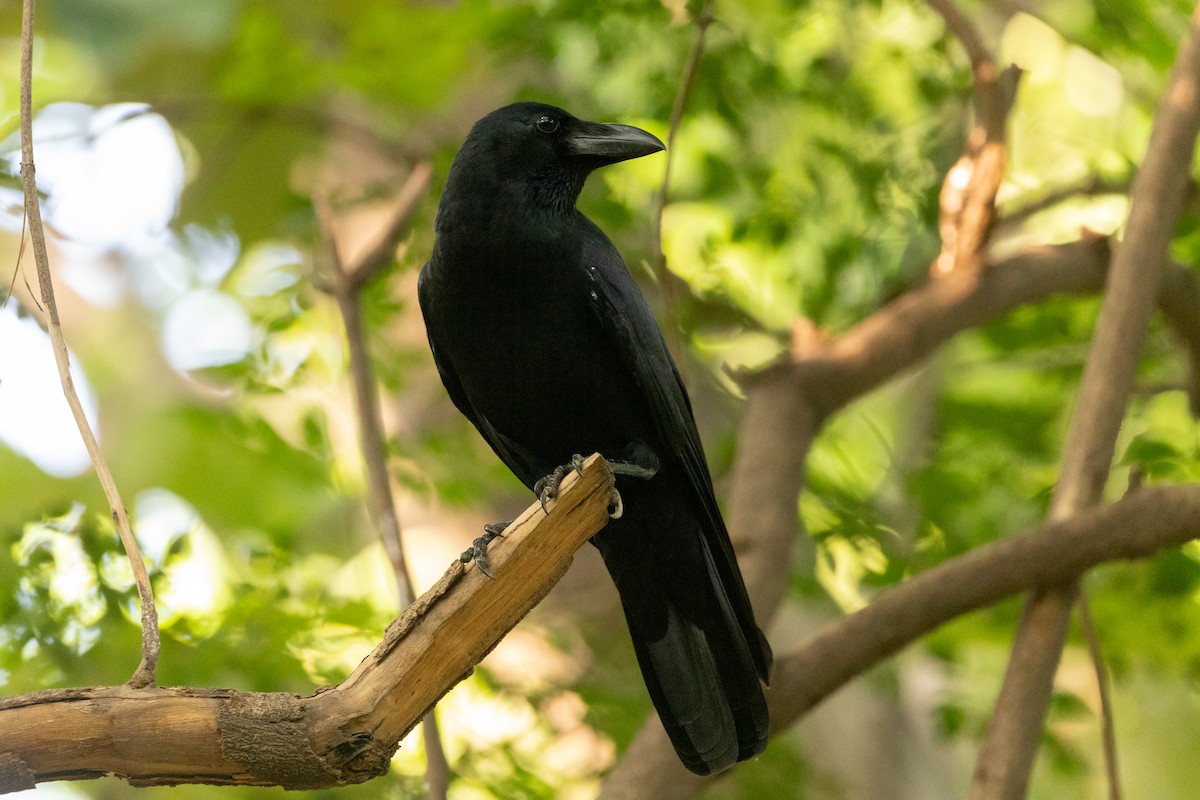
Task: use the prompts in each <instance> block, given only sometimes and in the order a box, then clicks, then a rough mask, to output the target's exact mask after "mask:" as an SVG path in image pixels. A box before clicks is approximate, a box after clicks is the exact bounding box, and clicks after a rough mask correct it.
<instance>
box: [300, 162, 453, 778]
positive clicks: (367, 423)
mask: <svg viewBox="0 0 1200 800" xmlns="http://www.w3.org/2000/svg"><path fill="white" fill-rule="evenodd" d="M432 175H433V167H432V165H431V164H430V163H429V162H428V161H422V162H421V163H419V164H418V165H417V166H416V167H415V168H414V169H413V171H412V173H410V175H409V177H408V180H407V181H406V182H405V184H404V186H403V188H402V189H401V190H400V194H399V197H398V199H397V202H396V208H395V209H394V211H393V213H392V217H391V219H390V221H389V222H388V224H387V226H386V228H385V229H384V230H383V232H382V233H381V234H380V236H379V238H378V239H377V241H376V242H375V244H374V245H372V247H371V248H369V249H368V250H367V251H366V252H365V253H364V254H363V255H362V256H360V257H359V258H358V259H356V260H355V262H354V263H353V264H351V265H346V264H345V263H343V261H342V258H341V255H340V253H339V252H338V246H337V240H336V239H335V238H334V225H333V215H332V211H331V209H330V208H329V205H328V203H327V201H326V198H324V197H316V198H314V200H313V208H314V210H315V211H316V215H317V221H318V223H319V226H320V228H321V232H322V235H323V236H324V238H325V241H326V245H327V248H328V252H329V260H330V262H331V263H330V266H331V270H332V273H333V280H332V282H331V284H330V286H329V289H330V291H331V292H332V294H333V296H334V299H335V300H336V301H337V305H338V310H339V311H340V312H341V317H342V324H343V325H344V326H345V329H346V342H347V344H348V347H349V350H350V374H351V376H352V378H353V381H354V401H355V410H356V416H357V418H358V432H359V442H360V445H361V448H362V456H363V462H364V463H365V465H366V468H367V478H368V481H367V485H368V489H369V496H370V508H371V511H372V514H371V516H372V517H373V518H374V519H375V523H376V525H377V527H378V530H379V536H380V539H381V540H382V542H383V549H384V551H385V552H386V553H387V554H388V559H389V561H391V564H392V573H393V574H394V576H395V579H396V586H397V589H398V591H399V595H400V608H401V609H402V610H403V609H404V608H407V607H408V606H409V605H410V604H411V603H412V602H413V600H414V599H415V590H414V589H413V585H412V574H411V573H410V572H409V569H408V564H407V563H406V560H405V557H404V542H403V538H402V536H401V533H400V515H399V514H398V513H397V511H396V499H395V497H394V496H393V494H392V484H391V479H390V477H389V476H388V469H387V436H386V434H385V432H384V425H383V417H382V416H381V415H380V412H379V396H378V394H377V391H376V386H375V374H374V370H373V369H372V367H371V358H370V355H369V354H368V352H367V333H366V329H365V327H364V325H363V319H362V290H363V289H364V288H366V286H367V284H368V283H369V281H370V280H371V278H373V277H374V276H375V275H377V274H378V273H379V271H380V270H381V269H382V268H383V267H384V266H386V265H388V264H390V263H392V261H393V259H394V257H395V249H396V243H397V242H398V241H399V240H400V237H401V236H403V235H404V232H405V231H406V230H407V229H408V223H409V221H410V220H411V219H412V216H413V214H414V213H415V212H416V209H417V206H418V203H419V202H420V200H421V197H423V196H424V194H425V190H426V188H428V186H429V180H430V177H431V176H432ZM421 730H422V733H423V735H424V742H425V778H426V783H428V785H429V794H430V797H431V798H432V800H445V797H446V792H447V790H448V789H449V782H450V765H449V762H448V761H447V759H446V753H445V750H444V749H443V747H442V737H441V732H440V731H439V730H438V723H437V716H436V715H435V714H434V711H433V709H432V708H431V709H430V710H429V713H428V714H426V716H425V719H424V721H423V723H422V726H421Z"/></svg>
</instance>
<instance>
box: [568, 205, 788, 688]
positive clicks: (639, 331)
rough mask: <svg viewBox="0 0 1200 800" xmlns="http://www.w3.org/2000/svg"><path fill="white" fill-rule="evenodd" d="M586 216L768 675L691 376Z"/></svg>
mask: <svg viewBox="0 0 1200 800" xmlns="http://www.w3.org/2000/svg"><path fill="white" fill-rule="evenodd" d="M580 216H581V218H582V219H583V220H584V221H585V223H586V225H587V227H588V230H587V232H586V234H585V236H584V245H583V267H584V269H585V270H586V271H587V273H588V280H589V282H590V284H591V288H590V291H591V292H592V298H593V307H594V309H595V310H596V313H597V316H598V317H599V319H600V323H601V325H602V327H603V328H604V330H605V332H606V333H607V334H608V336H609V338H610V339H611V340H612V342H613V343H614V345H615V346H616V349H617V352H618V353H620V356H621V359H622V361H623V362H624V363H625V365H626V366H627V367H628V368H629V369H630V371H631V372H632V374H633V377H634V381H635V382H636V384H637V386H638V387H639V388H640V389H641V392H642V394H643V396H644V397H645V400H646V402H647V405H648V406H649V408H650V410H651V413H652V414H653V416H654V424H655V427H656V429H657V431H658V434H659V436H660V437H661V439H662V441H663V443H664V444H665V445H666V447H667V448H668V450H669V452H668V453H660V454H659V455H660V457H664V458H665V459H669V460H678V462H679V463H681V464H682V465H683V468H684V471H685V473H686V474H687V476H688V480H689V482H690V483H691V485H692V487H693V488H694V490H695V493H696V498H697V499H698V500H699V502H700V506H701V510H702V513H703V515H704V518H705V521H706V522H707V524H705V525H702V526H701V528H702V529H703V531H704V544H705V547H706V549H707V550H708V552H709V553H710V555H711V556H712V559H713V563H714V566H715V567H716V569H717V573H718V574H719V575H720V576H721V582H722V584H723V585H724V587H725V590H726V592H727V594H728V595H729V601H730V604H731V605H732V607H733V609H734V613H735V614H736V616H737V618H738V621H739V623H740V624H741V626H742V629H743V630H744V631H745V632H746V636H747V639H748V641H749V642H752V643H753V642H754V641H755V639H758V644H759V645H760V646H759V647H757V648H756V647H753V646H751V651H752V652H753V653H754V657H755V662H756V667H757V668H758V671H759V674H760V676H762V677H763V679H764V680H765V679H766V675H767V672H768V670H769V666H770V665H769V659H770V656H769V650H768V649H767V648H766V646H765V639H763V638H762V635H761V633H759V632H758V629H757V626H756V625H755V622H754V612H753V610H752V609H751V607H750V599H749V596H748V595H747V593H746V585H745V583H744V581H743V580H742V574H741V571H740V570H739V569H738V567H737V558H736V556H735V555H734V552H733V545H732V544H731V543H730V541H729V533H728V532H727V531H726V529H725V522H724V520H723V519H722V518H721V512H720V509H719V508H718V507H717V498H716V494H715V492H714V491H713V486H712V478H711V476H710V475H709V472H708V462H707V461H705V458H704V450H703V448H702V446H701V444H700V434H699V432H698V431H697V430H696V422H695V419H694V417H693V415H692V404H691V400H690V399H689V398H688V395H687V390H686V389H685V388H684V385H683V379H682V378H681V377H680V375H679V370H678V369H677V368H676V366H675V361H674V360H673V359H672V358H671V354H670V351H669V350H668V349H667V344H666V342H665V341H664V340H663V337H662V332H661V331H660V330H659V328H658V323H657V322H655V320H654V315H653V314H652V313H651V312H650V309H649V307H648V306H647V305H646V302H645V300H644V299H643V298H642V295H641V292H640V291H639V290H638V288H637V285H636V284H635V283H634V281H633V278H632V277H631V276H630V275H629V271H628V270H627V269H626V268H625V262H624V261H622V259H621V255H620V254H619V253H618V252H617V250H616V248H615V247H614V246H613V244H612V242H610V241H609V240H608V237H607V236H605V235H604V233H603V232H602V231H601V230H600V229H599V228H597V227H596V226H595V225H594V224H593V223H592V222H591V221H590V220H587V218H586V217H582V215H580Z"/></svg>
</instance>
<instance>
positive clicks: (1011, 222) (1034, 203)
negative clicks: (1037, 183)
mask: <svg viewBox="0 0 1200 800" xmlns="http://www.w3.org/2000/svg"><path fill="white" fill-rule="evenodd" d="M1128 192H1129V179H1128V178H1106V177H1102V176H1099V175H1092V176H1090V177H1088V178H1086V179H1084V180H1083V181H1080V182H1079V183H1077V184H1074V185H1071V186H1060V187H1058V188H1056V189H1051V190H1050V191H1048V192H1046V193H1044V194H1042V195H1041V196H1040V197H1037V198H1035V199H1033V200H1025V201H1024V203H1023V204H1022V205H1018V206H1016V207H1014V208H1011V209H1009V210H1008V211H1005V212H1004V213H1003V214H1001V216H1000V218H999V219H998V220H996V229H997V230H1000V229H1004V230H1006V231H1007V230H1013V229H1015V228H1016V227H1018V226H1019V225H1021V224H1022V223H1024V222H1026V221H1027V220H1028V219H1029V218H1030V217H1032V216H1034V215H1035V214H1040V213H1041V212H1043V211H1046V210H1048V209H1051V208H1054V207H1055V206H1056V205H1058V204H1059V203H1063V202H1066V201H1068V200H1074V199H1076V198H1079V197H1096V196H1099V195H1105V194H1128Z"/></svg>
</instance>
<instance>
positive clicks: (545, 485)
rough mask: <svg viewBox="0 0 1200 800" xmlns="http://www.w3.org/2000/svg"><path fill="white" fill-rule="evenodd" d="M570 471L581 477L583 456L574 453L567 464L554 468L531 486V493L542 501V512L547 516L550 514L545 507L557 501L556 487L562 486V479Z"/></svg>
mask: <svg viewBox="0 0 1200 800" xmlns="http://www.w3.org/2000/svg"><path fill="white" fill-rule="evenodd" d="M571 470H574V471H575V472H577V473H579V474H580V475H583V456H581V455H579V454H578V453H576V454H575V455H573V456H571V462H570V463H569V464H563V465H562V466H561V467H555V468H554V471H553V472H551V473H550V474H549V475H546V476H545V477H542V478H539V479H538V481H537V483H535V484H534V485H533V493H534V494H536V495H537V496H538V500H541V501H542V511H544V512H546V513H547V514H549V513H550V511H549V509H548V508H547V506H548V505H549V504H550V503H552V502H554V501H555V500H557V499H558V487H559V486H561V485H562V482H563V479H564V478H566V477H567V474H568V473H569V472H571Z"/></svg>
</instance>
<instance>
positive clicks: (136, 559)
mask: <svg viewBox="0 0 1200 800" xmlns="http://www.w3.org/2000/svg"><path fill="white" fill-rule="evenodd" d="M33 22H34V0H24V5H23V9H22V14H21V181H22V183H23V185H24V189H25V216H26V218H27V219H28V220H29V238H30V240H31V242H32V244H33V258H34V262H35V263H36V264H37V275H38V284H39V286H40V288H41V296H42V304H43V305H44V306H45V308H46V314H47V317H48V319H49V325H48V327H49V332H50V342H51V345H52V346H53V348H54V362H55V364H56V365H57V366H58V377H59V381H60V382H61V383H62V389H63V394H64V395H65V396H66V398H67V405H69V406H70V407H71V414H72V416H74V417H75V424H76V425H78V426H79V433H80V435H81V436H82V437H83V443H84V446H85V447H87V451H88V455H89V456H90V457H91V459H92V465H93V467H94V468H95V470H96V477H97V478H99V480H100V486H101V487H102V488H103V489H104V497H105V499H107V500H108V506H109V508H110V509H111V511H112V518H113V523H114V524H115V525H116V527H117V534H118V535H119V536H120V538H121V545H122V546H123V547H124V548H125V554H126V556H128V558H129V565H130V567H131V568H132V569H133V578H134V581H135V582H136V583H137V590H138V600H139V603H140V605H141V612H142V658H141V663H139V664H138V668H137V670H136V671H135V672H134V673H133V676H132V677H130V679H129V681H128V683H127V685H128V686H130V687H131V688H135V689H140V688H145V687H148V686H153V685H154V682H155V672H156V670H157V668H158V651H159V634H158V613H157V612H156V611H155V608H154V591H153V589H152V588H151V586H150V576H149V574H148V573H147V572H146V565H145V563H144V562H143V561H142V552H141V549H140V548H139V547H138V543H137V539H136V538H134V535H133V528H132V527H131V525H130V524H129V512H128V511H127V510H126V509H125V504H124V502H122V500H121V493H120V492H119V491H118V490H117V483H116V481H115V480H114V479H113V475H112V471H111V470H109V468H108V461H107V460H105V458H104V453H103V452H102V451H101V450H100V443H99V442H97V441H96V437H95V435H94V434H93V433H92V427H91V425H90V424H89V423H88V420H87V417H86V416H85V415H84V413H83V405H82V404H81V403H80V402H79V394H78V393H77V392H76V391H75V382H74V381H73V380H72V379H71V363H70V355H69V354H68V352H67V342H66V340H65V339H64V338H63V332H62V324H61V323H60V322H59V319H58V305H57V304H56V303H55V301H54V285H53V283H52V281H51V279H50V257H49V255H48V254H47V251H46V236H45V233H44V231H43V229H42V212H41V207H40V205H39V203H38V196H37V176H36V172H35V168H34V163H33V111H32V106H33V99H32V98H33V90H32V84H33V79H32V75H33Z"/></svg>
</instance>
